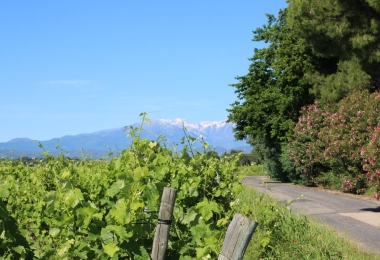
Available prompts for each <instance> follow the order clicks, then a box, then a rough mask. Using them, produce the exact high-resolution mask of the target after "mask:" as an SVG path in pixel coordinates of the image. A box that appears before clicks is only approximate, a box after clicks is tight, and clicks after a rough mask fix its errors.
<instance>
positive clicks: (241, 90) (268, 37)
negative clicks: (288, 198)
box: [227, 9, 336, 175]
mask: <svg viewBox="0 0 380 260" xmlns="http://www.w3.org/2000/svg"><path fill="white" fill-rule="evenodd" d="M286 13H287V10H286V9H282V10H280V12H279V14H278V17H277V18H276V17H275V16H274V15H267V17H268V23H267V24H266V25H264V26H263V27H262V28H258V29H256V30H255V31H254V32H253V33H254V37H253V41H264V42H266V43H268V46H267V47H265V48H262V49H255V50H254V55H253V57H252V58H251V59H250V60H251V61H252V63H251V64H250V66H249V72H248V74H247V75H244V76H240V77H237V78H236V79H237V80H238V81H239V82H238V83H236V84H232V85H231V86H232V87H234V88H236V90H235V93H237V97H238V100H237V101H235V102H234V103H233V104H231V108H230V109H227V111H228V112H229V116H228V121H230V122H234V123H236V127H235V128H234V131H235V137H236V138H237V139H238V140H242V139H247V138H248V137H249V138H250V140H261V141H264V143H265V145H266V147H267V148H268V149H267V151H268V154H269V155H270V156H271V157H272V158H273V160H274V161H273V162H274V164H278V163H279V161H278V158H275V157H276V156H275V155H276V154H277V153H278V155H279V154H280V153H281V145H280V143H281V142H285V141H287V138H288V137H289V136H291V134H292V130H293V128H294V126H295V123H296V122H297V120H298V117H299V111H300V109H301V107H302V106H305V105H308V104H311V103H312V102H313V101H314V96H313V95H312V94H310V93H309V89H310V88H311V87H312V85H311V84H310V83H309V80H308V79H307V78H306V77H305V75H307V74H310V73H314V72H315V71H323V72H325V73H332V72H333V71H336V61H335V59H334V58H333V59H331V58H322V57H318V56H316V55H314V54H313V52H312V49H311V48H310V47H309V46H308V45H306V43H305V40H303V39H301V38H299V37H298V36H297V34H295V33H293V32H292V31H291V30H290V29H289V27H288V25H287V21H286ZM331 60H333V62H331ZM273 156H274V157H273ZM272 168H273V170H272V171H273V172H274V171H278V169H279V168H280V167H278V165H275V166H273V167H272ZM274 175H279V174H275V173H274Z"/></svg>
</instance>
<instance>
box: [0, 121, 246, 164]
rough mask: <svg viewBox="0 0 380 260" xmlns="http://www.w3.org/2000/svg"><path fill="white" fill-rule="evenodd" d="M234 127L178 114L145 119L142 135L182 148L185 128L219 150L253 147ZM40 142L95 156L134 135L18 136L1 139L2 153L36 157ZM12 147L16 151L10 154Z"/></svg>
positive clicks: (118, 131) (71, 153)
mask: <svg viewBox="0 0 380 260" xmlns="http://www.w3.org/2000/svg"><path fill="white" fill-rule="evenodd" d="M139 125H140V123H135V124H133V125H132V126H133V127H138V126H139ZM232 128H233V124H232V123H228V122H226V121H219V122H211V121H203V122H200V123H196V124H191V123H187V122H185V121H184V120H182V119H179V118H177V119H174V120H166V119H160V120H153V121H152V122H151V123H145V124H144V126H143V129H144V131H143V132H142V134H141V137H142V138H148V139H150V140H157V138H158V137H159V136H160V135H163V136H165V137H166V142H167V144H168V145H169V146H175V145H176V144H177V146H178V148H181V145H180V143H181V139H182V137H183V136H184V135H185V133H184V131H186V133H187V134H188V135H191V136H193V137H199V136H202V138H203V140H204V141H206V142H208V143H209V144H210V147H212V148H213V149H215V150H216V151H217V152H219V153H221V152H223V151H227V152H228V151H229V150H231V149H239V150H245V152H249V151H250V150H251V147H250V146H249V145H248V144H247V143H246V142H245V141H235V138H234V136H233V132H232ZM40 143H41V144H42V146H43V148H44V149H45V150H48V151H49V152H50V153H51V154H57V153H59V150H57V149H56V147H57V144H58V143H59V144H60V147H61V149H63V150H65V151H66V152H67V155H68V156H70V157H74V156H77V157H80V156H81V155H82V153H85V154H90V155H92V156H93V157H94V158H96V157H102V156H105V155H107V154H108V153H109V151H110V150H112V151H114V152H117V151H120V150H122V149H125V148H127V147H128V146H129V145H130V143H131V137H127V132H126V131H125V128H124V127H120V128H115V129H108V130H102V131H98V132H94V133H88V134H78V135H67V136H63V137H60V138H57V139H51V140H46V141H40V142H38V141H33V140H31V139H28V138H16V139H12V140H10V141H9V142H5V143H0V156H1V155H3V156H6V157H10V156H14V157H19V156H28V157H33V156H35V155H36V154H38V153H41V152H42V149H41V148H39V144H40ZM199 146H200V143H199V144H198V147H199ZM81 150H82V151H81ZM10 151H13V153H12V154H11V153H10Z"/></svg>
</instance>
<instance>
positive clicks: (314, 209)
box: [243, 176, 380, 254]
mask: <svg viewBox="0 0 380 260" xmlns="http://www.w3.org/2000/svg"><path fill="white" fill-rule="evenodd" d="M243 183H244V184H248V185H252V186H253V187H255V189H257V190H258V191H260V192H265V193H269V194H270V195H271V196H272V197H273V198H275V199H276V200H277V201H279V202H280V203H283V204H286V203H287V202H288V200H289V199H290V200H293V202H292V203H291V204H290V207H291V210H292V211H293V212H299V213H301V214H303V215H308V216H310V217H312V218H314V219H316V220H317V221H319V222H323V223H325V224H327V225H329V226H331V227H332V228H333V229H335V230H337V231H339V233H341V234H343V235H345V236H346V237H347V238H348V239H350V240H351V241H354V242H356V243H357V244H358V245H360V246H361V247H363V248H364V249H367V250H369V251H372V252H374V253H377V254H380V202H379V201H376V200H374V199H370V198H366V197H364V196H356V195H352V194H345V193H341V192H335V191H328V190H323V189H320V188H309V187H301V186H296V185H293V184H289V183H278V182H271V181H270V180H269V179H267V178H266V177H258V176H254V177H246V178H245V179H244V180H243Z"/></svg>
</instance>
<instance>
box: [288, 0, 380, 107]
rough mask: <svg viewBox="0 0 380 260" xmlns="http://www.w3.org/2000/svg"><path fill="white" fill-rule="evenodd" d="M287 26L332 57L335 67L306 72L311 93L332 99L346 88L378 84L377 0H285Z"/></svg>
mask: <svg viewBox="0 0 380 260" xmlns="http://www.w3.org/2000/svg"><path fill="white" fill-rule="evenodd" d="M289 3H290V4H289V7H288V9H289V13H288V21H289V27H291V28H292V30H294V32H296V33H297V34H298V35H299V36H300V37H301V38H303V39H305V40H306V41H307V42H308V44H310V45H311V46H312V48H313V50H314V51H315V53H316V54H318V55H321V56H323V57H335V58H336V59H337V60H336V62H335V64H336V66H337V69H338V70H337V71H336V72H332V73H323V72H322V71H319V72H318V73H314V74H310V79H311V82H312V83H313V85H314V93H315V94H316V96H317V98H318V99H321V100H322V101H323V102H327V103H332V102H335V101H339V100H340V99H341V98H343V97H344V96H346V95H347V94H348V92H349V91H350V90H359V89H369V90H375V89H379V87H380V84H379V83H380V69H379V67H380V37H379V35H380V2H379V1H377V0H363V1H355V0H348V1H347V0H320V1H302V0H290V1H289Z"/></svg>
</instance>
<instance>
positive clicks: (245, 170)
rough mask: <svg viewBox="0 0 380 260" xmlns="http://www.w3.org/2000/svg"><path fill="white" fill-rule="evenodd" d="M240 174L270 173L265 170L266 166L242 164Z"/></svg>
mask: <svg viewBox="0 0 380 260" xmlns="http://www.w3.org/2000/svg"><path fill="white" fill-rule="evenodd" d="M239 174H241V175H244V176H265V175H268V174H267V173H266V172H265V171H264V167H263V166H262V165H245V166H240V172H239Z"/></svg>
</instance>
